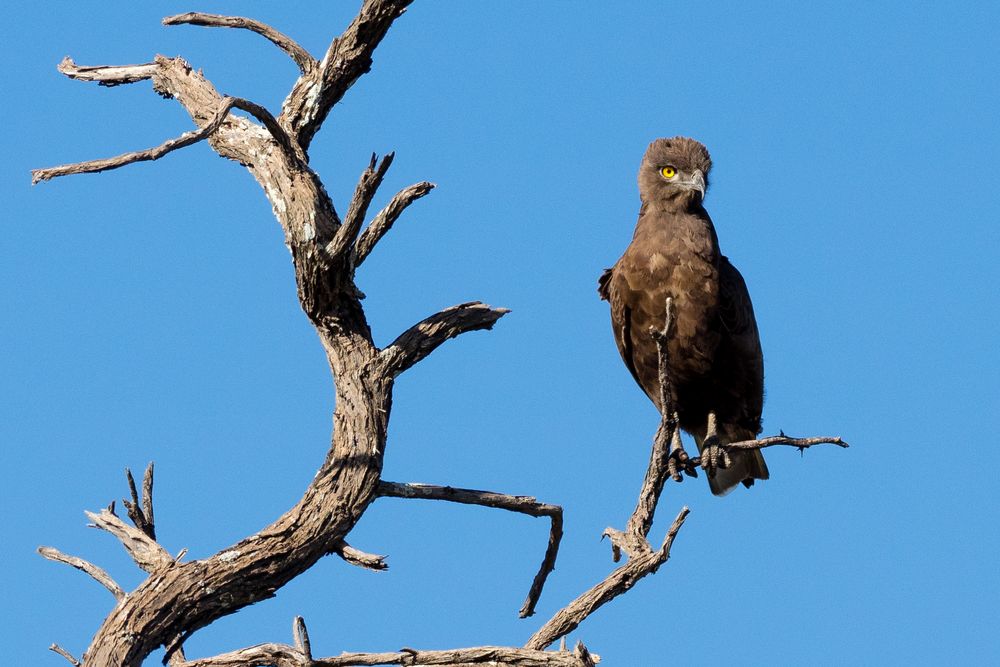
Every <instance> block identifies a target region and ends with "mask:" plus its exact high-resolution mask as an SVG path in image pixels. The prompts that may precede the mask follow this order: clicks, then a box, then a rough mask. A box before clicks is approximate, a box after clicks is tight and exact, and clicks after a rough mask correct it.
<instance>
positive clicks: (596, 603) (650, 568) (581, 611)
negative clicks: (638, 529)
mask: <svg viewBox="0 0 1000 667" xmlns="http://www.w3.org/2000/svg"><path fill="white" fill-rule="evenodd" d="M688 512H689V510H688V508H687V507H684V508H682V509H681V511H680V513H678V514H677V518H676V519H674V522H673V524H672V525H671V526H670V530H669V531H667V535H666V537H665V538H664V540H663V545H662V546H661V547H660V548H659V549H658V550H656V551H649V552H647V553H644V554H640V555H638V556H636V557H634V558H631V559H629V561H628V562H627V563H626V564H625V565H622V566H621V567H619V568H618V569H616V570H615V571H614V572H612V573H611V574H610V575H608V577H607V578H606V579H604V581H602V582H600V583H599V584H597V585H596V586H594V587H593V588H591V589H589V590H587V591H586V592H584V593H583V594H582V595H580V596H579V597H578V598H576V599H575V600H573V601H572V602H570V603H569V604H568V605H566V606H565V607H564V608H563V609H561V610H559V611H558V612H556V614H555V615H554V616H553V617H552V618H551V619H550V620H549V621H548V622H547V623H546V624H545V625H543V626H542V627H541V628H539V630H538V631H537V632H536V633H535V634H533V635H532V636H531V638H530V639H529V640H528V643H526V644H525V645H524V647H525V648H530V649H539V650H540V649H544V648H545V647H547V646H549V645H550V644H552V642H554V641H556V640H557V639H559V638H560V637H563V636H565V635H567V634H569V633H570V632H573V630H575V629H576V628H577V627H578V626H579V625H580V623H582V622H583V621H584V619H586V618H587V617H588V616H590V615H591V614H592V613H594V612H595V611H596V610H597V609H598V608H600V607H601V606H602V605H604V604H606V603H608V602H610V601H611V600H613V599H615V598H616V597H618V596H619V595H621V594H622V593H624V592H626V591H627V590H629V589H630V588H632V587H633V586H635V584H636V582H638V581H639V580H640V579H642V578H643V577H645V576H646V575H647V574H651V573H653V572H656V570H657V569H658V568H659V567H660V565H662V564H663V563H665V562H666V561H667V559H669V558H670V547H671V546H672V545H673V543H674V538H675V537H677V531H679V530H680V529H681V526H682V525H684V519H685V518H687V515H688Z"/></svg>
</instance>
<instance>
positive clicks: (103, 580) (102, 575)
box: [38, 547, 125, 600]
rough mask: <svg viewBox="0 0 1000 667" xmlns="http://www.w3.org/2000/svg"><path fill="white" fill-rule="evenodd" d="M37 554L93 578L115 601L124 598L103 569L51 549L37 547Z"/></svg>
mask: <svg viewBox="0 0 1000 667" xmlns="http://www.w3.org/2000/svg"><path fill="white" fill-rule="evenodd" d="M38 553H39V554H41V555H42V557H43V558H47V559H49V560H51V561H55V562H57V563H65V564H66V565H71V566H73V567H75V568H76V569H78V570H80V571H82V572H86V573H87V574H89V575H90V576H91V577H93V579H94V580H95V581H97V583H99V584H100V585H101V586H104V587H105V588H107V589H108V590H109V591H111V594H112V595H114V596H115V599H116V600H121V599H122V598H124V597H125V591H123V590H122V587H121V586H119V585H118V584H117V582H115V580H114V579H112V578H111V575H110V574H108V573H107V572H106V571H105V570H104V569H103V568H101V567H98V566H97V565H94V564H93V563H91V562H89V561H85V560H83V559H82V558H77V557H76V556H69V555H67V554H64V553H63V552H61V551H59V550H58V549H55V548H53V547H38Z"/></svg>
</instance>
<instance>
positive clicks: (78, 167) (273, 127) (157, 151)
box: [31, 97, 304, 185]
mask: <svg viewBox="0 0 1000 667" xmlns="http://www.w3.org/2000/svg"><path fill="white" fill-rule="evenodd" d="M233 108H237V109H242V110H243V111H246V112H248V113H250V114H251V115H253V116H254V117H255V118H257V119H258V120H260V121H261V122H262V123H264V125H265V126H266V127H267V129H268V131H269V132H270V133H271V136H272V137H273V138H274V140H275V141H277V142H278V144H280V145H281V147H282V148H284V149H285V150H286V151H288V152H290V153H291V155H293V156H297V157H299V158H304V155H303V154H302V152H301V149H299V148H298V147H297V146H295V145H293V144H292V141H291V139H289V137H288V134H287V133H286V132H285V130H284V128H282V127H281V125H279V124H278V121H277V120H276V119H275V118H274V116H273V115H271V112H269V111H268V110H267V109H265V108H264V107H262V106H260V105H258V104H255V103H254V102H251V101H249V100H245V99H243V98H241V97H223V98H222V99H221V100H220V101H219V107H218V110H217V111H216V112H215V115H214V116H213V117H212V118H211V120H209V122H208V123H207V124H205V125H203V126H201V127H199V128H198V129H197V130H192V131H190V132H185V133H184V134H182V135H181V136H179V137H177V138H175V139H168V140H167V141H165V142H163V143H162V144H160V145H159V146H154V147H153V148H148V149H146V150H143V151H133V152H131V153H122V154H121V155H116V156H115V157H110V158H103V159H100V160H88V161H87V162H76V163H73V164H64V165H60V166H58V167H48V168H46V169H33V170H32V171H31V183H32V185H34V184H36V183H39V182H41V181H48V180H50V179H53V178H57V177H59V176H69V175H72V174H92V173H97V172H101V171H108V170H111V169H118V168H119V167H124V166H126V165H129V164H134V163H136V162H148V161H151V160H158V159H160V158H161V157H163V156H164V155H166V154H167V153H170V152H172V151H175V150H177V149H179V148H185V147H187V146H190V145H191V144H195V143H198V142H199V141H202V140H204V139H207V138H209V137H210V136H212V134H213V133H215V132H216V131H217V130H218V129H219V128H220V127H221V126H222V124H223V123H224V122H225V120H226V117H227V116H228V115H229V112H230V111H231V110H232V109H233Z"/></svg>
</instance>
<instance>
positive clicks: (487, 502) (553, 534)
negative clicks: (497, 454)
mask: <svg viewBox="0 0 1000 667" xmlns="http://www.w3.org/2000/svg"><path fill="white" fill-rule="evenodd" d="M378 494H379V495H380V496H382V497H385V498H420V499H423V500H447V501H449V502H453V503H462V504H465V505H482V506H483V507H494V508H497V509H503V510H507V511H509V512H518V513H520V514H527V515H529V516H534V517H541V516H547V517H549V518H550V519H551V520H552V523H551V525H550V528H549V543H548V546H547V547H546V548H545V556H544V557H543V558H542V564H541V566H540V567H539V568H538V573H537V574H536V575H535V578H534V580H533V581H532V582H531V588H530V589H529V591H528V596H527V597H526V598H525V600H524V604H523V605H521V611H520V612H519V615H520V617H521V618H527V617H528V616H531V615H533V614H534V613H535V605H536V604H538V598H539V597H540V596H541V594H542V588H544V586H545V580H546V578H547V577H548V576H549V573H550V572H552V570H554V569H555V567H556V557H557V556H558V554H559V542H560V541H561V540H562V526H563V517H562V508H561V507H559V506H558V505H549V504H546V503H540V502H538V500H536V499H535V498H533V497H531V496H511V495H507V494H505V493H494V492H492V491H477V490H475V489H457V488H455V487H452V486H435V485H432V484H399V483H397V482H380V483H379V486H378Z"/></svg>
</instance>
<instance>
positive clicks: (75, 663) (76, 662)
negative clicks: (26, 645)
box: [49, 644, 80, 667]
mask: <svg viewBox="0 0 1000 667" xmlns="http://www.w3.org/2000/svg"><path fill="white" fill-rule="evenodd" d="M49 650H50V651H53V652H55V653H58V654H59V655H61V656H62V657H64V658H66V660H68V661H69V664H71V665H73V667H80V661H79V660H77V659H76V658H74V657H73V655H72V654H71V653H70V652H69V651H67V650H66V649H64V648H63V647H62V646H60V645H59V644H53V645H52V646H50V647H49Z"/></svg>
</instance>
